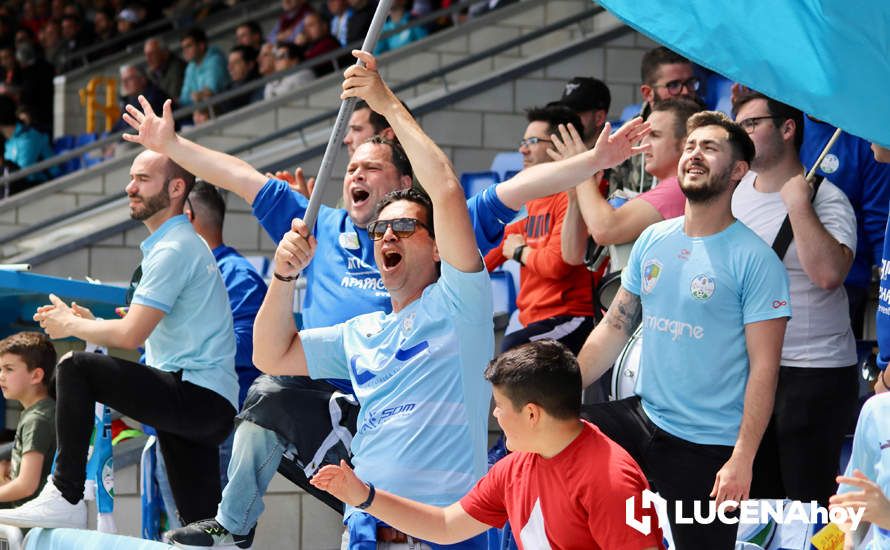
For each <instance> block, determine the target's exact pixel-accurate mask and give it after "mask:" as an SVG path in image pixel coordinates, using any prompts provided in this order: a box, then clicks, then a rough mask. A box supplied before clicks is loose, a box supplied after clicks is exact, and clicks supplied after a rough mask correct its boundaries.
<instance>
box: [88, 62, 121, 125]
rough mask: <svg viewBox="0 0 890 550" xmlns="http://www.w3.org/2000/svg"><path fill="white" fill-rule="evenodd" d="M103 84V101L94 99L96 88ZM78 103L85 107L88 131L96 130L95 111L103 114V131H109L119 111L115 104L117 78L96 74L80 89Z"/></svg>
mask: <svg viewBox="0 0 890 550" xmlns="http://www.w3.org/2000/svg"><path fill="white" fill-rule="evenodd" d="M103 85H104V86H105V103H104V104H103V103H100V102H99V101H98V100H97V99H96V95H97V94H96V92H97V88H99V87H100V86H103ZM80 104H81V105H82V106H85V107H86V109H87V128H86V131H87V132H88V133H92V132H95V131H96V113H97V112H99V113H101V114H103V115H104V116H105V131H106V132H110V131H111V127H112V126H114V123H115V121H116V120H117V118H118V117H119V116H120V114H121V111H120V108H119V107H118V105H117V79H115V78H112V77H109V76H97V77H95V78H93V79H91V80H90V81H89V82H87V85H86V88H83V89H81V90H80Z"/></svg>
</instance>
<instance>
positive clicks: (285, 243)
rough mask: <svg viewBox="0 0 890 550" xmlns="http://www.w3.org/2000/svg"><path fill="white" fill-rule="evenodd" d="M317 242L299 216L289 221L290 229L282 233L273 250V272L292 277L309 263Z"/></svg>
mask: <svg viewBox="0 0 890 550" xmlns="http://www.w3.org/2000/svg"><path fill="white" fill-rule="evenodd" d="M317 245H318V243H317V242H316V240H315V237H313V236H311V235H310V234H309V227H308V226H307V225H306V224H305V223H303V220H301V219H300V218H294V220H293V221H292V222H291V230H290V231H288V232H287V233H285V234H284V237H282V239H281V242H280V243H278V248H277V249H276V250H275V257H274V258H273V261H274V263H275V266H274V267H275V273H276V274H278V275H281V276H282V277H294V276H296V275H298V274H299V273H300V272H301V271H303V269H305V268H306V266H307V265H309V262H310V261H311V260H312V256H313V255H314V254H315V247H316V246H317Z"/></svg>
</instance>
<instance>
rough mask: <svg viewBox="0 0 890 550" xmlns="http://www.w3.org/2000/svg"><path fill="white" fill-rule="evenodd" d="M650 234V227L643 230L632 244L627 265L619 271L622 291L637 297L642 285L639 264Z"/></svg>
mask: <svg viewBox="0 0 890 550" xmlns="http://www.w3.org/2000/svg"><path fill="white" fill-rule="evenodd" d="M651 232H652V226H651V225H650V226H649V227H647V228H646V229H644V230H643V232H642V233H641V234H640V237H639V238H638V239H637V240H636V242H635V243H634V245H633V248H631V250H630V257H629V258H628V260H627V265H626V266H624V269H623V270H622V271H621V286H622V287H624V290H626V291H628V292H630V293H632V294H636V295H637V296H639V295H640V293H641V285H642V279H641V277H642V275H641V274H640V269H641V267H640V264H641V263H642V255H643V251H644V250H645V248H646V246H647V245H648V241H649V235H650V234H651Z"/></svg>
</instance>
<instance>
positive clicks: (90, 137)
mask: <svg viewBox="0 0 890 550" xmlns="http://www.w3.org/2000/svg"><path fill="white" fill-rule="evenodd" d="M97 139H99V134H97V133H95V132H87V133H83V134H80V135H79V136H77V140H76V143H75V144H74V146H75V147H83V146H84V145H89V144H90V143H93V142H95V141H96V140H97ZM103 160H105V159H104V158H103V156H102V151H92V152H89V153H84V154H83V155H81V157H80V167H81V168H89V167H90V166H95V165H96V164H99V163H100V162H102V161H103Z"/></svg>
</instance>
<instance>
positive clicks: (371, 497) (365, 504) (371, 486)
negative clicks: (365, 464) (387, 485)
mask: <svg viewBox="0 0 890 550" xmlns="http://www.w3.org/2000/svg"><path fill="white" fill-rule="evenodd" d="M367 483H368V488H369V489H370V492H369V493H368V498H367V500H365V501H364V502H362V503H361V504H359V505H358V506H356V508H358V509H359V510H365V509H366V508H367V507H368V506H370V505H371V503H372V502H374V496H375V495H376V494H377V490H376V489H374V484H373V483H371V482H370V481H368V482H367Z"/></svg>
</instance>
